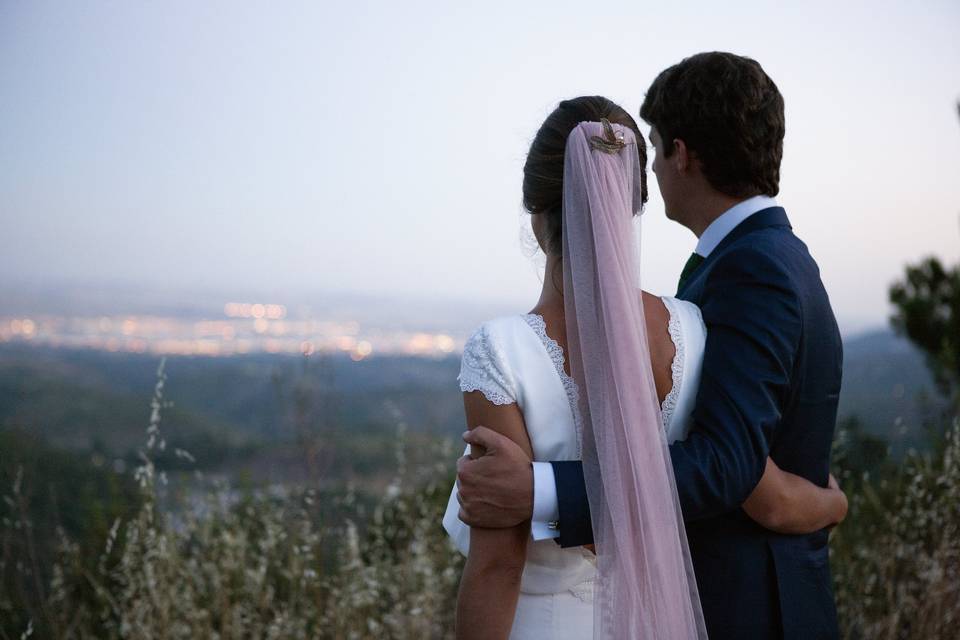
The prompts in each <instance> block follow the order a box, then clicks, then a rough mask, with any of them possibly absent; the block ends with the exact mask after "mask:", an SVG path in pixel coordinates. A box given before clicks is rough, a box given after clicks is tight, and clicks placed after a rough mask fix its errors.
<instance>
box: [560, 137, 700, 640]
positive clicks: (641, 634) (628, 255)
mask: <svg viewBox="0 0 960 640" xmlns="http://www.w3.org/2000/svg"><path fill="white" fill-rule="evenodd" d="M636 144H637V142H636V137H635V136H634V134H633V132H632V131H631V130H630V129H629V128H626V127H622V126H620V125H611V124H610V123H609V122H607V121H603V122H602V123H601V122H582V123H580V124H579V125H577V127H576V128H575V129H574V130H573V132H571V134H570V136H569V138H568V139H567V145H566V152H565V158H564V172H563V185H564V186H563V256H564V259H563V265H564V267H563V283H564V288H563V291H564V304H565V310H564V311H565V316H566V324H567V342H568V356H569V361H570V370H571V374H572V375H573V378H574V380H575V381H576V383H577V386H578V389H579V402H578V404H579V411H580V414H581V416H580V417H581V420H580V422H581V423H582V427H581V429H580V434H579V436H580V441H581V449H582V454H583V472H584V476H585V479H586V487H587V496H588V498H589V503H590V512H591V518H592V521H593V533H594V542H595V544H596V551H597V570H598V571H597V573H598V577H597V582H596V585H595V595H594V602H595V607H594V616H595V617H594V638H612V639H617V640H620V639H622V638H638V639H649V638H657V639H659V638H669V639H686V638H706V637H707V633H706V627H705V625H704V622H703V612H702V610H701V608H700V599H699V596H698V594H697V584H696V580H695V578H694V574H693V565H692V563H691V561H690V552H689V549H688V547H687V538H686V532H685V530H684V526H683V517H682V514H681V511H680V503H679V501H678V498H677V491H676V485H675V482H674V477H673V467H672V465H671V462H670V452H669V450H668V448H667V442H666V437H665V434H664V429H663V426H662V424H661V418H660V403H659V401H658V398H657V392H656V388H655V386H654V380H653V371H652V368H651V364H650V353H649V347H648V343H647V334H646V325H645V323H644V315H643V305H642V300H641V296H640V282H639V265H638V258H639V252H638V251H637V248H636V247H635V243H634V227H633V217H634V213H637V212H639V211H640V208H641V206H642V202H641V196H640V193H641V191H640V190H641V185H640V159H639V155H638V151H637V147H636Z"/></svg>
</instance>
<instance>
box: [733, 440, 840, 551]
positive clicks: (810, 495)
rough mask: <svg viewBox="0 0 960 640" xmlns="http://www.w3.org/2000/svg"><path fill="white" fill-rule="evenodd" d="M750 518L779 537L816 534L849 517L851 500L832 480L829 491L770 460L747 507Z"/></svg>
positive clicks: (746, 503)
mask: <svg viewBox="0 0 960 640" xmlns="http://www.w3.org/2000/svg"><path fill="white" fill-rule="evenodd" d="M743 510H744V511H746V513H747V515H748V516H750V518H751V519H752V520H753V521H754V522H756V523H758V524H760V525H762V526H764V527H766V528H767V529H770V530H772V531H777V532H779V533H812V532H814V531H819V530H820V529H823V528H824V527H829V526H831V525H835V524H838V523H840V522H841V521H842V520H843V519H844V518H845V517H846V516H847V496H846V495H844V493H843V491H841V490H840V487H839V485H837V481H836V479H835V478H834V477H833V476H832V475H831V476H830V485H829V486H828V487H827V488H823V487H818V486H817V485H815V484H813V483H812V482H810V481H809V480H807V479H806V478H801V477H800V476H798V475H794V474H792V473H788V472H786V471H784V470H783V469H781V468H780V467H778V466H777V465H776V463H774V461H773V460H772V459H770V458H767V466H766V469H764V472H763V477H762V478H761V479H760V483H759V484H757V486H756V488H755V489H754V490H753V493H751V494H750V496H749V497H748V498H747V500H746V502H744V503H743Z"/></svg>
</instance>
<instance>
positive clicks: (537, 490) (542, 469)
mask: <svg viewBox="0 0 960 640" xmlns="http://www.w3.org/2000/svg"><path fill="white" fill-rule="evenodd" d="M532 464H533V520H532V522H531V523H530V535H531V536H532V537H533V539H534V540H549V539H551V538H559V537H560V530H559V527H558V524H559V523H558V520H559V519H560V508H559V506H557V485H556V480H555V479H554V476H553V465H552V464H550V463H549V462H534V463H532Z"/></svg>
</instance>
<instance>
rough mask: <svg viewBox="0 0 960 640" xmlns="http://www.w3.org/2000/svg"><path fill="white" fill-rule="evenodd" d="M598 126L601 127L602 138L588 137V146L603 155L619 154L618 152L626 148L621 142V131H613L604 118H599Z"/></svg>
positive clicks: (625, 144) (624, 143) (622, 141)
mask: <svg viewBox="0 0 960 640" xmlns="http://www.w3.org/2000/svg"><path fill="white" fill-rule="evenodd" d="M600 124H601V125H603V137H602V138H601V137H600V136H590V146H591V147H593V148H594V149H596V150H598V151H603V152H604V153H620V150H621V149H623V148H624V147H625V146H627V143H626V142H624V140H623V131H616V130H614V128H613V125H612V124H610V121H609V120H607V119H606V118H601V119H600Z"/></svg>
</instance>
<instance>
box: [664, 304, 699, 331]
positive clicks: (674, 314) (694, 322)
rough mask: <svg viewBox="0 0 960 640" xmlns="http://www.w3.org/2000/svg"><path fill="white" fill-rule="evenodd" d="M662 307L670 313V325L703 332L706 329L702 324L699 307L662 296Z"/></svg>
mask: <svg viewBox="0 0 960 640" xmlns="http://www.w3.org/2000/svg"><path fill="white" fill-rule="evenodd" d="M661 300H663V303H664V305H666V308H667V310H668V312H669V313H670V324H671V325H673V326H677V325H679V326H683V327H686V328H696V329H701V330H703V331H705V330H706V327H705V326H704V323H703V313H701V311H700V307H698V306H697V305H695V304H693V303H692V302H690V301H688V300H681V299H680V298H674V297H672V296H662V297H661Z"/></svg>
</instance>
